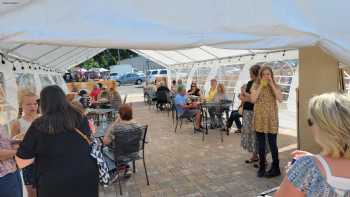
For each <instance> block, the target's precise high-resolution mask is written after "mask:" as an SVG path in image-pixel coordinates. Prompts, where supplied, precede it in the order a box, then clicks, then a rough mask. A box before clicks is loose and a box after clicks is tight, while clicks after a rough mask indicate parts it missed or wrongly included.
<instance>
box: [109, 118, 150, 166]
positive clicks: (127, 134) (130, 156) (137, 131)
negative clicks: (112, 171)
mask: <svg viewBox="0 0 350 197" xmlns="http://www.w3.org/2000/svg"><path fill="white" fill-rule="evenodd" d="M147 128H148V125H145V126H135V127H133V128H130V129H129V130H126V131H121V132H117V133H116V134H115V139H114V147H113V149H114V151H113V152H114V156H115V158H116V160H117V161H118V160H135V159H138V158H137V157H139V152H140V151H142V150H144V146H145V142H146V134H147Z"/></svg>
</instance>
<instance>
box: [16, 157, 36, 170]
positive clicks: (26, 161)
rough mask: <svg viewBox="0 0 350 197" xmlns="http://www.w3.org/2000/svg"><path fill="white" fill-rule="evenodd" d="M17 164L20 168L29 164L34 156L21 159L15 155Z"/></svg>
mask: <svg viewBox="0 0 350 197" xmlns="http://www.w3.org/2000/svg"><path fill="white" fill-rule="evenodd" d="M15 159H16V163H17V166H18V167H19V168H21V169H23V168H25V167H27V166H29V165H30V164H32V163H34V158H32V159H22V158H19V157H17V156H15Z"/></svg>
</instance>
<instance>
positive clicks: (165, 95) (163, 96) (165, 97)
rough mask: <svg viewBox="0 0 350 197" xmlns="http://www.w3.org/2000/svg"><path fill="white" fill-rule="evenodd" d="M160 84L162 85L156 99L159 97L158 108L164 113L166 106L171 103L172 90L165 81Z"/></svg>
mask: <svg viewBox="0 0 350 197" xmlns="http://www.w3.org/2000/svg"><path fill="white" fill-rule="evenodd" d="M159 84H160V85H159V88H158V89H157V92H156V97H157V104H156V107H157V109H160V110H161V111H162V110H163V108H164V104H167V103H169V96H170V90H169V88H168V87H167V86H166V85H165V82H164V81H161V82H160V83H159Z"/></svg>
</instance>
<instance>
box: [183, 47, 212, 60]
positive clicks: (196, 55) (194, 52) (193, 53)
mask: <svg viewBox="0 0 350 197" xmlns="http://www.w3.org/2000/svg"><path fill="white" fill-rule="evenodd" d="M178 51H179V52H180V53H182V54H184V55H186V56H187V57H191V58H192V59H194V60H195V61H202V60H207V59H215V58H217V57H216V56H214V55H213V54H210V53H208V52H206V51H204V50H202V49H201V48H194V49H186V50H178Z"/></svg>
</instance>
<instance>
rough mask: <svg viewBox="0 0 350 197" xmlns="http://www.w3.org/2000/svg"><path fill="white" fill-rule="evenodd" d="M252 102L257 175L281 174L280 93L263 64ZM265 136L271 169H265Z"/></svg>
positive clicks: (269, 70) (268, 68) (270, 175)
mask: <svg viewBox="0 0 350 197" xmlns="http://www.w3.org/2000/svg"><path fill="white" fill-rule="evenodd" d="M251 100H252V102H253V103H254V115H253V121H252V124H253V128H254V129H255V132H256V141H257V146H258V153H259V170H258V173H257V176H258V177H263V176H265V177H275V176H279V175H281V172H280V168H279V158H278V147H277V133H278V127H279V125H278V106H277V101H279V102H281V101H282V93H281V89H280V88H279V86H278V85H277V84H276V82H275V80H274V77H273V72H272V69H271V68H270V67H268V66H263V67H262V68H261V69H260V72H259V78H258V80H257V82H256V83H254V85H253V88H252V93H251ZM266 136H267V139H268V142H269V147H270V151H271V156H272V166H271V169H270V170H268V171H267V172H265V169H266V145H265V144H266V143H265V140H266Z"/></svg>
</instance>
